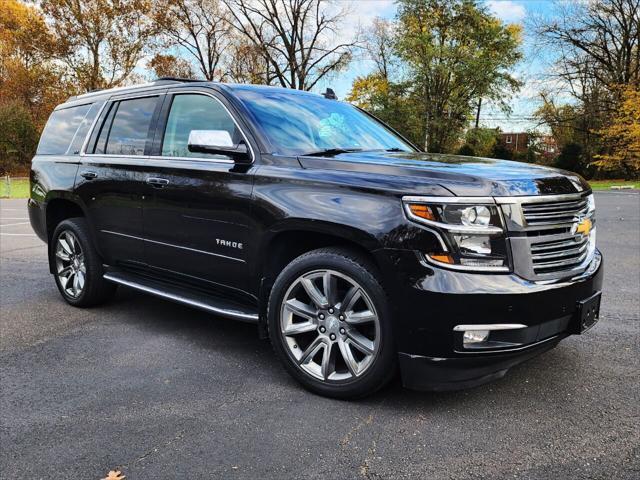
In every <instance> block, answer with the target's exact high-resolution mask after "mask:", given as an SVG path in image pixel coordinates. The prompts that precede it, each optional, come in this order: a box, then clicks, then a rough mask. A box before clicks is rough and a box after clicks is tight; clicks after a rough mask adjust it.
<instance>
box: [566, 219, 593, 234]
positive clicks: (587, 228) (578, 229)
mask: <svg viewBox="0 0 640 480" xmlns="http://www.w3.org/2000/svg"><path fill="white" fill-rule="evenodd" d="M592 227H593V224H592V223H591V220H589V219H588V218H583V219H582V220H580V221H579V222H578V223H574V224H573V226H572V227H571V233H572V234H573V235H576V234H578V233H579V234H581V235H585V236H586V235H589V233H591V228H592Z"/></svg>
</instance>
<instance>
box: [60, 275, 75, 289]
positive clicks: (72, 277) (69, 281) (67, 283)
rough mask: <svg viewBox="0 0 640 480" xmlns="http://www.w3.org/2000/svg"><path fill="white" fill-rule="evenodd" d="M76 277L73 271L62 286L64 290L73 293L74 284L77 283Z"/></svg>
mask: <svg viewBox="0 0 640 480" xmlns="http://www.w3.org/2000/svg"><path fill="white" fill-rule="evenodd" d="M75 277H76V274H75V273H74V272H73V271H72V272H71V273H70V274H69V276H68V277H67V278H66V281H65V282H64V284H63V285H62V288H64V289H65V291H68V292H69V293H71V292H72V291H73V282H74V281H75Z"/></svg>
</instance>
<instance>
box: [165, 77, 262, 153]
mask: <svg viewBox="0 0 640 480" xmlns="http://www.w3.org/2000/svg"><path fill="white" fill-rule="evenodd" d="M167 94H169V95H173V96H176V95H184V94H192V95H194V94H195V95H204V96H207V97H211V98H213V99H214V100H215V101H216V102H218V103H219V104H220V105H222V108H224V110H225V112H227V115H229V117H231V120H233V123H234V125H235V126H236V127H237V128H238V130H240V134H241V135H242V138H244V142H245V143H246V144H247V147H248V148H249V151H250V152H251V162H249V163H248V164H244V165H253V163H254V162H255V161H256V158H257V157H256V152H255V151H254V150H253V146H252V145H251V142H250V141H249V138H248V137H247V134H246V133H245V131H244V130H243V129H242V127H241V126H240V124H239V123H238V121H237V120H236V118H235V117H234V116H233V114H232V113H231V111H230V110H229V109H228V108H227V106H226V105H225V104H224V103H222V101H221V100H220V99H219V98H218V97H216V96H215V95H214V94H212V93H209V92H204V91H202V90H182V89H180V90H171V91H167ZM169 115H171V108H169V112H168V113H167V119H168V118H169ZM163 133H164V132H163ZM161 148H162V146H161ZM160 151H161V152H162V150H160ZM154 157H158V158H162V159H165V158H168V159H188V160H213V161H218V162H220V161H221V160H224V162H223V163H236V162H234V161H233V160H227V159H221V160H215V159H211V158H201V157H166V156H163V155H156V156H154Z"/></svg>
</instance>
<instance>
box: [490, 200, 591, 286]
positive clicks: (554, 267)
mask: <svg viewBox="0 0 640 480" xmlns="http://www.w3.org/2000/svg"><path fill="white" fill-rule="evenodd" d="M495 200H496V203H498V204H499V205H501V208H502V213H503V216H504V220H505V225H506V227H507V230H508V231H509V234H508V235H509V242H510V245H511V252H512V256H513V268H514V272H515V273H517V274H518V275H520V276H521V277H523V278H526V279H530V280H544V281H546V280H557V279H561V278H565V277H570V276H574V275H579V274H580V273H582V272H583V271H584V270H586V268H587V267H588V265H589V262H590V261H591V259H592V258H593V254H594V252H595V246H594V245H595V231H594V232H593V233H592V234H591V235H582V234H576V233H575V232H576V229H575V227H576V225H577V224H578V222H580V220H582V219H583V218H584V217H585V216H587V215H590V214H589V213H588V211H589V200H588V192H582V193H575V194H566V195H555V196H551V195H550V196H531V197H504V198H500V197H496V198H495ZM592 221H594V222H595V219H593V218H592Z"/></svg>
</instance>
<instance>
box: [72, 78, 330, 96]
mask: <svg viewBox="0 0 640 480" xmlns="http://www.w3.org/2000/svg"><path fill="white" fill-rule="evenodd" d="M186 83H189V84H196V85H201V86H205V85H219V86H221V87H223V88H226V89H228V90H231V91H234V90H236V91H260V92H282V93H285V92H286V93H287V94H289V95H291V94H294V95H313V96H318V94H316V93H311V92H308V91H303V90H293V89H290V88H284V87H273V86H270V85H250V84H245V83H219V82H210V81H207V80H197V79H191V78H174V77H162V78H159V79H158V80H155V81H153V82H149V83H141V84H137V85H128V86H125V87H115V88H108V89H104V90H94V91H91V92H87V93H84V94H82V95H76V96H73V97H69V98H68V99H67V102H75V101H78V100H85V99H89V98H94V97H99V96H102V95H111V94H112V93H127V92H132V91H136V90H142V89H145V90H146V89H154V88H156V87H157V88H160V87H166V86H167V85H179V84H186Z"/></svg>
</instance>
